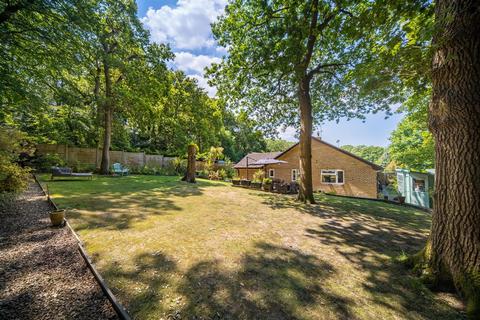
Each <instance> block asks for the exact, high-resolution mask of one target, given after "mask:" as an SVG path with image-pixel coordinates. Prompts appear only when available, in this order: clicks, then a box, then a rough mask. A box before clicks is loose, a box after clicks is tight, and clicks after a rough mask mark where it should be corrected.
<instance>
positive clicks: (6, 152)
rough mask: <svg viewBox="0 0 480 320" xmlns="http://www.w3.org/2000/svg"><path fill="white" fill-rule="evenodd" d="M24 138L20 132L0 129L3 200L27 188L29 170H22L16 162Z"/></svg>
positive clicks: (0, 174) (4, 128) (0, 182)
mask: <svg viewBox="0 0 480 320" xmlns="http://www.w3.org/2000/svg"><path fill="white" fill-rule="evenodd" d="M25 140H26V136H25V135H24V134H23V133H21V132H20V131H18V130H16V129H13V128H7V127H0V193H1V194H2V198H3V199H7V198H11V197H12V196H13V195H6V194H5V193H18V192H21V191H23V190H24V189H25V188H26V187H27V186H28V180H29V172H30V169H29V168H22V167H20V166H19V165H18V163H17V162H16V161H17V160H18V155H19V154H20V153H22V152H23V151H24V145H25V144H24V143H23V141H25Z"/></svg>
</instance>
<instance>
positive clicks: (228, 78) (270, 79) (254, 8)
mask: <svg viewBox="0 0 480 320" xmlns="http://www.w3.org/2000/svg"><path fill="white" fill-rule="evenodd" d="M376 6H381V4H378V3H372V2H370V1H321V0H309V1H303V0H302V1H300V0H297V1H286V0H275V1H261V0H250V1H240V0H233V1H230V2H229V4H228V5H227V7H226V9H225V14H224V15H223V16H221V17H220V18H219V21H218V22H216V23H215V24H214V25H213V33H214V36H215V37H216V39H217V40H218V42H219V44H220V45H222V46H224V47H226V48H227V49H228V56H226V57H225V58H224V59H223V61H222V62H221V63H220V64H218V65H214V66H212V68H210V70H209V74H210V75H211V82H212V83H213V84H216V85H217V87H218V94H219V96H220V97H222V99H224V100H225V101H226V102H227V103H228V104H229V105H230V106H231V107H234V108H239V109H244V110H247V112H248V113H249V114H251V115H252V116H253V117H255V118H256V119H258V120H259V121H260V122H261V123H262V125H263V128H264V129H265V130H267V132H275V131H276V129H277V128H278V127H279V125H284V126H288V125H291V126H295V127H299V128H300V130H299V131H300V181H301V183H300V193H299V200H301V201H304V202H307V201H308V202H311V203H313V202H314V198H313V189H312V162H311V138H310V137H311V136H312V128H313V125H314V123H315V122H316V123H319V122H321V121H323V120H326V119H338V118H340V117H347V118H352V117H362V116H363V114H364V113H367V112H369V111H378V110H381V109H384V110H388V109H389V105H390V104H391V103H393V102H396V101H399V100H397V99H398V98H399V97H400V96H401V94H400V89H399V88H400V83H401V82H400V81H399V80H398V78H396V77H394V76H393V73H392V72H388V64H387V63H385V64H382V63H381V61H382V59H383V58H384V57H385V56H386V55H383V52H382V51H381V50H376V49H378V48H380V47H381V46H382V45H383V44H384V42H385V41H388V40H389V39H390V38H392V37H393V36H392V35H391V34H389V33H387V32H385V33H382V32H380V31H379V30H378V29H379V28H380V26H379V23H377V22H378V20H379V18H378V17H376V14H377V13H378V12H381V11H378V10H377V9H378V8H377V7H376ZM397 27H398V25H397ZM400 30H401V28H400ZM384 35H385V39H384V38H382V37H383V36H384ZM386 39H387V40H386ZM382 67H384V68H383V69H382ZM372 70H376V72H372Z"/></svg>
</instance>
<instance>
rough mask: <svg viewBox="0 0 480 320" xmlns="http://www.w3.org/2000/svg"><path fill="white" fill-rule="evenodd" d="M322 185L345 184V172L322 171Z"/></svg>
mask: <svg viewBox="0 0 480 320" xmlns="http://www.w3.org/2000/svg"><path fill="white" fill-rule="evenodd" d="M321 175H322V183H324V184H343V183H344V174H343V170H337V169H335V170H334V169H332V170H322V171H321Z"/></svg>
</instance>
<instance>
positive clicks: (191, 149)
mask: <svg viewBox="0 0 480 320" xmlns="http://www.w3.org/2000/svg"><path fill="white" fill-rule="evenodd" d="M196 153H197V146H196V145H195V144H193V143H191V144H189V145H188V159H187V160H188V163H187V172H186V173H185V176H184V177H183V178H182V181H187V182H190V183H195V172H196V171H197V170H196V157H195V155H196Z"/></svg>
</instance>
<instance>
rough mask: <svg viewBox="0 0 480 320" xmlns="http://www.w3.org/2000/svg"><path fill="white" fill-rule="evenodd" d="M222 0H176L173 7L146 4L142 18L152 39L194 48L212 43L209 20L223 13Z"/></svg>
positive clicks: (178, 47)
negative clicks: (155, 7) (147, 5)
mask: <svg viewBox="0 0 480 320" xmlns="http://www.w3.org/2000/svg"><path fill="white" fill-rule="evenodd" d="M225 5H226V0H178V2H177V6H176V7H175V8H172V7H169V6H162V7H161V8H160V9H157V10H155V9H153V8H149V9H148V11H147V15H146V16H145V17H144V18H142V22H143V24H144V25H145V27H146V28H147V29H148V30H150V33H151V35H152V40H153V41H155V42H162V43H164V42H169V43H171V45H172V47H173V48H174V49H175V48H177V49H187V50H195V49H201V48H211V47H214V46H215V41H214V39H213V36H212V33H211V30H210V23H212V22H214V21H215V19H216V18H217V17H218V16H219V15H220V14H222V13H223V10H224V8H225Z"/></svg>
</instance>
